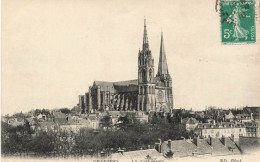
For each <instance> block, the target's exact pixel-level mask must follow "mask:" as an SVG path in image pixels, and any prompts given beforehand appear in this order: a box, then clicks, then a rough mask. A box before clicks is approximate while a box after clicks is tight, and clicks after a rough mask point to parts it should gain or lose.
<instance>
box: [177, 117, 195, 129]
mask: <svg viewBox="0 0 260 162" xmlns="http://www.w3.org/2000/svg"><path fill="white" fill-rule="evenodd" d="M198 123H199V122H198V121H197V120H196V119H195V118H184V119H182V120H181V124H183V125H184V126H185V129H186V130H187V131H191V130H194V129H195V128H196V127H197V126H198Z"/></svg>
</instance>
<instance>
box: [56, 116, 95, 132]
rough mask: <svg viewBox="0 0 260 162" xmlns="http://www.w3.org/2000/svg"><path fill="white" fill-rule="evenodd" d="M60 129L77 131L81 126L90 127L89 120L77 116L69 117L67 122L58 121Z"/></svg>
mask: <svg viewBox="0 0 260 162" xmlns="http://www.w3.org/2000/svg"><path fill="white" fill-rule="evenodd" d="M58 124H59V127H60V130H61V131H64V132H68V133H70V132H73V133H78V132H79V131H80V129H82V128H90V127H91V126H90V124H91V123H90V122H89V121H88V120H86V119H83V118H79V117H69V118H68V121H67V122H61V123H59V122H58Z"/></svg>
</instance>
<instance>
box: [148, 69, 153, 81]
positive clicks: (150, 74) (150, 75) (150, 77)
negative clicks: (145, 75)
mask: <svg viewBox="0 0 260 162" xmlns="http://www.w3.org/2000/svg"><path fill="white" fill-rule="evenodd" d="M152 75H153V70H152V69H150V70H149V80H150V81H151V80H152Z"/></svg>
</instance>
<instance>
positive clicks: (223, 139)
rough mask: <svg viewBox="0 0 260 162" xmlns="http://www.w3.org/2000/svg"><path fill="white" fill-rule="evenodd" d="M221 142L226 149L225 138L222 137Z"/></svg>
mask: <svg viewBox="0 0 260 162" xmlns="http://www.w3.org/2000/svg"><path fill="white" fill-rule="evenodd" d="M221 140H222V143H223V145H224V146H225V147H226V138H225V136H222V138H221Z"/></svg>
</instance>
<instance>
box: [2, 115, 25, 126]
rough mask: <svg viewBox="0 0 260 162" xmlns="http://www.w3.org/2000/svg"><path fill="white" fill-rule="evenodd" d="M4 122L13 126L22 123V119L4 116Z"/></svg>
mask: <svg viewBox="0 0 260 162" xmlns="http://www.w3.org/2000/svg"><path fill="white" fill-rule="evenodd" d="M5 122H7V124H8V125H11V126H13V127H17V126H20V125H24V119H23V118H19V117H12V116H11V117H6V118H5Z"/></svg>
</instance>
